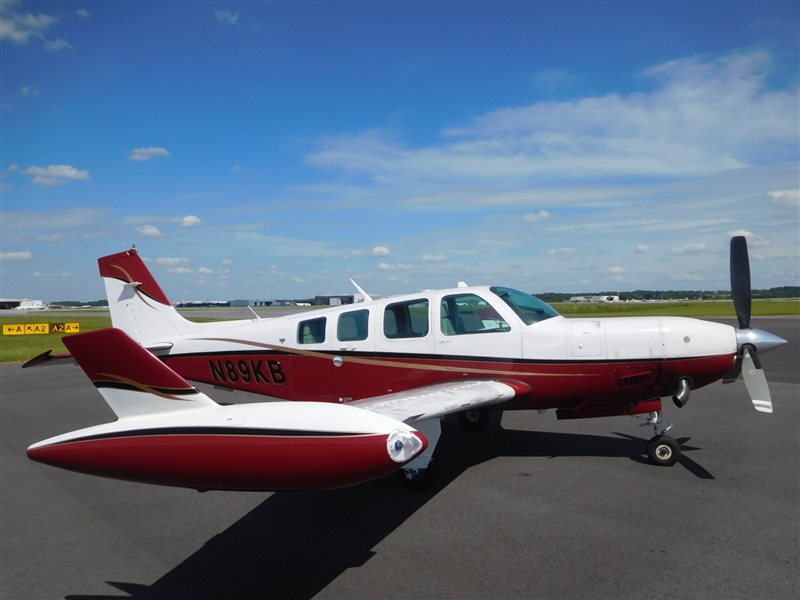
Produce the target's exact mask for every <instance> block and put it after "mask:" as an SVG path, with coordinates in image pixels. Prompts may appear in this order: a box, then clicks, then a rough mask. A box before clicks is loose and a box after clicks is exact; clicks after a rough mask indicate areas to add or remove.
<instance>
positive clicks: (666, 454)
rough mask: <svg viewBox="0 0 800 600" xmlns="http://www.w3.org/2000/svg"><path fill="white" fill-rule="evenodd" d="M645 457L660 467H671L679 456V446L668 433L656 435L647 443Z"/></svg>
mask: <svg viewBox="0 0 800 600" xmlns="http://www.w3.org/2000/svg"><path fill="white" fill-rule="evenodd" d="M647 457H648V458H649V459H650V462H651V463H653V464H654V465H658V466H660V467H671V466H672V465H674V464H675V463H676V462H678V459H679V458H680V457H681V447H680V446H679V445H678V442H676V441H675V440H673V439H672V438H671V437H669V436H668V435H657V436H656V437H654V438H653V439H651V440H650V441H649V442H648V443H647Z"/></svg>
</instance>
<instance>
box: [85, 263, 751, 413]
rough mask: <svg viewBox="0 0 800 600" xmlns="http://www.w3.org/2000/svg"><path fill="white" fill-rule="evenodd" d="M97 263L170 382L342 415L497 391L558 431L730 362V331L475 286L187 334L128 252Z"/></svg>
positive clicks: (652, 405)
mask: <svg viewBox="0 0 800 600" xmlns="http://www.w3.org/2000/svg"><path fill="white" fill-rule="evenodd" d="M99 262H100V272H101V275H102V276H103V278H104V281H105V284H106V289H107V293H108V297H109V301H110V304H111V314H112V319H113V320H114V325H115V326H116V327H120V328H122V329H124V330H125V331H128V333H130V334H131V335H132V336H133V337H135V338H136V339H137V340H139V341H140V342H141V343H142V344H144V345H145V346H146V347H148V348H152V349H153V350H154V351H155V352H156V354H157V355H158V356H160V357H161V358H162V360H164V361H165V362H166V363H167V364H168V365H169V366H170V367H171V368H173V369H174V370H175V371H177V372H178V373H180V374H181V375H183V376H184V377H186V378H188V379H192V380H197V381H202V382H207V383H211V384H215V385H220V386H225V387H230V388H234V389H241V390H247V391H249V392H255V393H259V394H264V395H267V396H271V397H274V398H280V399H285V400H298V401H316V402H320V401H322V402H336V403H346V402H349V401H352V400H359V399H363V398H369V397H373V396H379V395H383V394H389V393H394V392H399V391H403V390H409V389H415V388H420V387H424V386H428V385H434V384H437V383H442V382H448V381H456V380H465V379H496V378H505V379H514V380H518V381H520V382H522V383H524V384H527V385H528V386H530V389H531V392H530V393H528V394H520V395H518V396H517V397H516V398H514V399H513V400H512V401H510V402H509V403H508V404H506V405H504V406H503V408H504V409H528V408H533V409H545V408H557V409H560V413H559V415H560V416H562V417H565V418H566V417H579V416H602V415H605V414H609V415H610V414H633V413H635V412H650V411H652V410H655V409H656V406H657V405H658V404H660V400H658V399H659V398H660V397H663V396H669V395H671V394H673V393H674V391H675V387H676V385H677V382H678V381H679V380H687V381H688V382H689V384H690V386H691V387H692V388H697V387H701V386H703V385H706V384H708V383H711V382H713V381H716V380H718V379H720V378H721V377H722V376H723V375H724V374H725V373H727V372H729V371H730V370H731V368H732V366H733V363H734V359H735V357H736V353H737V338H736V330H735V329H734V328H733V327H730V326H727V325H722V324H718V323H712V322H708V321H701V320H698V319H688V318H679V317H635V318H608V319H565V318H563V317H561V316H559V315H557V314H556V313H555V312H554V311H553V310H552V309H551V308H550V307H549V306H547V305H546V304H544V303H543V302H541V301H539V300H538V299H535V298H533V297H530V296H527V295H524V294H520V293H519V292H516V291H514V290H509V289H508V288H494V287H485V286H480V287H458V288H453V289H447V290H426V291H422V292H419V293H416V294H408V295H403V296H394V297H391V298H383V299H378V300H371V301H367V302H363V303H358V304H353V305H345V306H339V307H334V308H327V309H321V310H315V311H308V312H303V313H299V314H297V315H291V316H285V317H277V318H272V319H261V320H256V319H253V320H245V321H228V322H219V323H203V324H196V323H190V322H188V321H186V320H185V319H183V318H182V317H181V316H180V315H179V314H178V313H177V311H175V309H174V308H172V306H171V305H170V304H169V302H168V301H167V299H166V296H165V295H164V293H163V292H162V291H161V289H160V288H159V287H158V284H157V283H156V282H155V280H154V279H153V278H152V275H151V274H150V272H149V271H148V270H147V268H146V267H145V266H144V263H142V262H141V259H140V258H139V257H138V254H136V251H135V250H131V251H127V252H123V253H119V254H115V255H112V256H108V257H104V258H102V259H100V261H99ZM114 299H116V301H114ZM528 299H530V300H528ZM526 303H527V304H526ZM640 403H641V405H640Z"/></svg>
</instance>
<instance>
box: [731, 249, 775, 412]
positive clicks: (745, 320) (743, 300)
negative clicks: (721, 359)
mask: <svg viewBox="0 0 800 600" xmlns="http://www.w3.org/2000/svg"><path fill="white" fill-rule="evenodd" d="M752 297H753V294H752V291H751V288H750V259H749V257H748V254H747V239H745V237H744V236H741V235H738V236H735V237H732V238H731V298H732V299H733V306H734V308H735V309H736V318H737V319H738V320H739V329H738V330H737V331H736V342H737V344H738V346H739V350H738V353H737V356H736V363H735V364H734V367H733V370H732V371H731V372H730V373H729V374H728V375H726V376H725V378H724V379H723V382H725V383H729V382H731V381H734V380H735V379H736V378H737V377H738V376H739V374H740V373H741V374H742V377H743V379H744V384H745V387H746V388H747V393H748V394H749V395H750V400H751V401H752V402H753V406H754V407H755V409H756V410H757V411H759V412H765V413H771V412H772V398H771V396H770V393H769V386H768V385H767V377H766V375H765V374H764V369H763V368H762V366H761V360H760V359H759V357H758V352H759V350H761V351H763V352H766V351H767V350H771V349H772V348H775V347H777V346H780V345H781V344H785V343H786V340H784V339H783V338H780V337H778V336H776V335H773V334H771V333H768V332H766V331H762V330H760V329H751V328H750V314H751V308H752Z"/></svg>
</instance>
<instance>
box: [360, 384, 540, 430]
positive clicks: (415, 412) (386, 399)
mask: <svg viewBox="0 0 800 600" xmlns="http://www.w3.org/2000/svg"><path fill="white" fill-rule="evenodd" d="M530 392H531V387H530V386H529V385H528V384H526V383H522V382H521V381H515V380H512V379H498V380H483V379H480V380H476V379H471V380H466V381H450V382H447V383H439V384H436V385H430V386H426V387H421V388H415V389H412V390H406V391H404V392H395V393H392V394H386V395H383V396H375V397H374V398H365V399H363V400H355V401H353V402H349V403H348V404H350V405H351V406H356V407H358V408H363V409H365V410H370V411H373V412H376V413H380V414H382V415H385V416H387V417H392V418H393V419H397V420H398V421H405V422H406V423H413V422H415V421H424V420H426V419H434V418H437V417H443V416H445V415H449V414H452V413H457V412H462V411H465V410H475V409H479V408H485V407H488V406H494V405H496V404H502V403H503V402H508V401H509V400H511V399H512V398H515V397H517V396H524V395H526V394H529V393H530Z"/></svg>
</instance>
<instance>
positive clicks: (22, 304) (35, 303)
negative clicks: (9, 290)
mask: <svg viewBox="0 0 800 600" xmlns="http://www.w3.org/2000/svg"><path fill="white" fill-rule="evenodd" d="M10 308H13V309H16V310H44V309H45V308H47V305H46V304H45V303H44V302H42V301H41V300H29V299H28V298H24V299H21V300H17V299H13V298H2V299H0V309H4V310H8V309H10Z"/></svg>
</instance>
